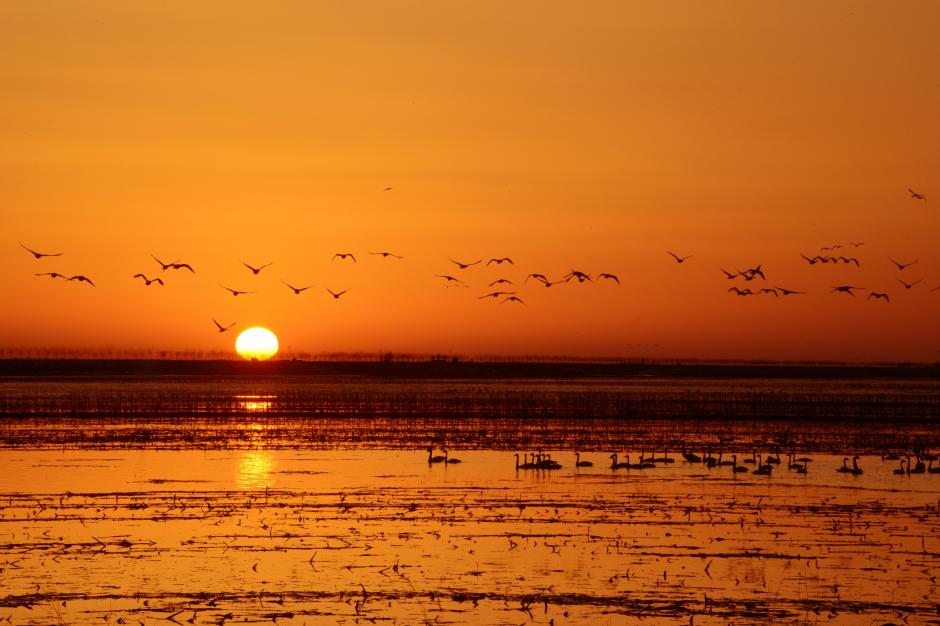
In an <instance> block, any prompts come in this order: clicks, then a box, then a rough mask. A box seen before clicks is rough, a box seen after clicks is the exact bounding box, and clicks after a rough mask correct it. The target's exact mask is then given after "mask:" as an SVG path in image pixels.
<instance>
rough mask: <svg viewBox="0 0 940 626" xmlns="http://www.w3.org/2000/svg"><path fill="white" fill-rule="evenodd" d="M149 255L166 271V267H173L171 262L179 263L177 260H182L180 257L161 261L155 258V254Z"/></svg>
mask: <svg viewBox="0 0 940 626" xmlns="http://www.w3.org/2000/svg"><path fill="white" fill-rule="evenodd" d="M150 256H151V257H153V260H154V261H156V262H157V263H159V264H160V268H161V269H162V270H163V271H164V272H165V271H167V270H168V269H170V268H171V267H173V263H179V262H180V261H181V260H182V259H176V260H175V261H173V262H172V263H164V262H163V261H161V260H160V259H158V258H157V257H156V256H154V255H153V254H151V255H150Z"/></svg>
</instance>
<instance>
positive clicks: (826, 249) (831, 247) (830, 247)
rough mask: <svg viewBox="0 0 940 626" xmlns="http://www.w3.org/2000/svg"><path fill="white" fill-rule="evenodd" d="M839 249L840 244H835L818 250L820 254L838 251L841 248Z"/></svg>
mask: <svg viewBox="0 0 940 626" xmlns="http://www.w3.org/2000/svg"><path fill="white" fill-rule="evenodd" d="M841 247H842V244H841V243H837V244H835V245H833V246H823V247H822V248H820V249H819V251H820V252H827V251H829V250H838V249H839V248H841Z"/></svg>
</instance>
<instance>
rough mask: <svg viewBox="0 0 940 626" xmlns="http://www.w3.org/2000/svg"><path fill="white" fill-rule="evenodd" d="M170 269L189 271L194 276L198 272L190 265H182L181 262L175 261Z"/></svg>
mask: <svg viewBox="0 0 940 626" xmlns="http://www.w3.org/2000/svg"><path fill="white" fill-rule="evenodd" d="M170 269H171V270H189V271H190V272H192V273H193V274H195V273H196V270H194V269H193V266H192V265H190V264H189V263H180V262H179V261H174V262H173V263H170Z"/></svg>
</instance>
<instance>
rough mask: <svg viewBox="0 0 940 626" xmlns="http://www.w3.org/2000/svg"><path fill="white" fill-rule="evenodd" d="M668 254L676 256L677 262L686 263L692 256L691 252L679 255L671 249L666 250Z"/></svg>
mask: <svg viewBox="0 0 940 626" xmlns="http://www.w3.org/2000/svg"><path fill="white" fill-rule="evenodd" d="M666 254H668V255H669V256H671V257H672V258H674V259H675V260H676V263H685V262H686V261H687V260H688V259H691V258H692V255H691V254H690V255H689V256H679V255H678V254H676V253H675V252H670V251H669V250H666Z"/></svg>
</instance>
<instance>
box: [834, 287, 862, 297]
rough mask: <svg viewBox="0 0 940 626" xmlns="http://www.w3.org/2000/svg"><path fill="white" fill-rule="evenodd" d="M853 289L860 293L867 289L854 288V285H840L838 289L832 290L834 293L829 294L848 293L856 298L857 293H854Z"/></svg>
mask: <svg viewBox="0 0 940 626" xmlns="http://www.w3.org/2000/svg"><path fill="white" fill-rule="evenodd" d="M853 289H858V290H859V291H861V290H862V289H865V288H864V287H853V286H852V285H839V286H838V287H833V288H832V291H830V292H829V293H836V292H839V293H847V294H849V295H850V296H855V293H854V292H853Z"/></svg>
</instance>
